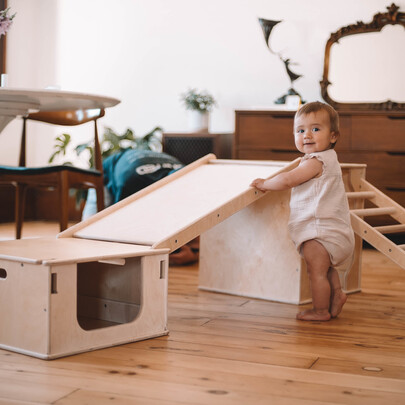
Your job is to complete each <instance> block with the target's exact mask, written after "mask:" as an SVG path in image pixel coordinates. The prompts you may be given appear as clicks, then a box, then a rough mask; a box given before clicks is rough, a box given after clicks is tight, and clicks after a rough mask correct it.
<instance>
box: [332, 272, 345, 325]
mask: <svg viewBox="0 0 405 405" xmlns="http://www.w3.org/2000/svg"><path fill="white" fill-rule="evenodd" d="M328 279H329V282H330V286H331V298H330V314H331V316H332V318H336V317H337V316H338V315H339V314H340V312H341V311H342V308H343V305H344V304H345V303H346V301H347V296H346V294H345V293H344V292H343V291H342V286H341V285H340V279H339V274H338V272H337V271H336V269H332V268H331V269H329V272H328Z"/></svg>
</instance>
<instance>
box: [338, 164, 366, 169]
mask: <svg viewBox="0 0 405 405" xmlns="http://www.w3.org/2000/svg"><path fill="white" fill-rule="evenodd" d="M340 167H341V168H342V169H361V168H365V167H367V165H366V164H365V163H340Z"/></svg>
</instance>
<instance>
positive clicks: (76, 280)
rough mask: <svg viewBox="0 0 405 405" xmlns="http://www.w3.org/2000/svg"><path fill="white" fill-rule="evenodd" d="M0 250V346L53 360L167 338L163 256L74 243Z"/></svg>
mask: <svg viewBox="0 0 405 405" xmlns="http://www.w3.org/2000/svg"><path fill="white" fill-rule="evenodd" d="M1 246H2V247H1V252H2V255H1V256H2V258H1V259H0V269H1V274H0V277H1V279H0V303H1V304H0V308H1V309H0V325H1V328H0V342H1V344H0V347H2V348H4V349H9V350H14V351H17V352H21V353H25V354H29V355H32V356H36V357H40V358H43V359H52V358H56V357H61V356H66V355H69V354H74V353H79V352H83V351H88V350H92V349H97V348H101V347H107V346H112V345H116V344H120V343H126V342H130V341H134V340H140V339H145V338H149V337H154V336H161V335H164V334H167V333H168V330H167V269H168V265H167V263H168V260H167V249H151V248H148V247H145V246H134V245H125V244H118V243H107V242H99V241H90V240H80V239H74V238H67V239H24V240H19V241H9V242H7V241H4V242H2V243H1ZM22 252H23V254H22ZM101 252H103V253H101Z"/></svg>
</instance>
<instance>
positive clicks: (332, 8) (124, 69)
mask: <svg viewBox="0 0 405 405" xmlns="http://www.w3.org/2000/svg"><path fill="white" fill-rule="evenodd" d="M389 4H390V2H387V1H386V0H356V1H352V0H340V1H331V0H329V1H327V0H306V1H305V2H303V1H302V0H283V1H279V0H114V1H111V0H35V1H32V0H9V5H10V6H11V7H12V11H14V12H17V16H16V18H15V21H14V25H13V27H12V28H11V30H10V32H9V33H8V34H7V47H8V55H7V58H8V59H7V72H8V74H9V85H10V86H13V87H29V88H42V87H45V86H47V85H54V84H57V85H60V86H61V87H62V88H63V89H65V90H73V91H84V92H88V93H96V94H102V95H108V96H113V97H117V98H119V99H120V100H121V104H119V105H118V106H116V107H114V108H111V109H109V110H107V114H106V117H105V118H103V120H102V121H101V127H103V126H110V127H112V128H113V129H115V130H116V131H119V132H123V131H124V130H125V129H126V128H127V127H131V128H133V129H134V130H135V133H136V134H138V135H143V134H144V133H146V132H147V131H149V130H150V129H152V128H153V127H154V126H156V125H160V126H162V127H163V128H164V129H165V130H166V131H186V130H187V120H186V112H185V110H184V107H183V106H182V105H181V103H180V101H179V96H180V93H182V92H184V91H186V90H187V89H188V88H189V87H197V88H199V89H206V90H208V91H209V92H211V93H212V94H213V95H214V97H215V98H216V99H217V101H218V108H216V109H215V110H214V112H213V113H212V116H211V124H210V130H211V131H224V132H227V131H233V130H234V110H235V109H238V108H249V107H252V106H257V107H266V106H270V105H272V103H273V101H274V100H275V99H276V98H278V97H279V96H280V95H282V94H284V93H285V91H286V90H287V89H288V87H289V80H288V77H287V75H286V73H285V70H284V67H283V66H282V63H281V62H280V60H278V59H277V57H276V56H274V55H272V54H271V53H270V52H269V51H268V49H267V47H266V45H265V42H264V39H263V34H262V32H261V28H260V25H259V23H258V20H257V19H258V17H262V18H267V19H274V20H283V23H281V24H279V25H278V26H277V27H276V28H275V29H274V31H273V34H272V37H271V40H272V46H273V48H275V49H277V50H282V51H283V55H285V56H286V57H289V58H290V59H291V60H292V61H293V62H296V63H297V65H295V66H293V69H294V71H296V72H297V73H301V74H303V75H304V77H303V78H301V79H299V80H297V81H296V82H295V88H296V89H297V90H298V91H299V92H300V93H301V95H302V96H303V97H304V98H305V99H306V100H308V101H311V100H316V99H320V98H321V97H320V86H319V81H320V80H321V78H322V69H323V56H324V47H325V43H326V41H327V39H328V38H329V35H330V33H331V32H334V31H336V30H337V29H338V28H340V27H341V26H343V25H347V24H350V23H355V22H356V21H358V20H362V21H364V22H368V21H370V20H371V18H372V16H373V15H374V14H375V13H376V12H385V11H386V6H388V5H389ZM396 4H397V5H398V6H400V9H401V10H405V0H400V1H398V0H397V1H396ZM33 124H34V123H33ZM101 129H102V128H101ZM35 131H37V129H36V128H34V133H36V132H35ZM19 132H20V123H18V122H17V120H15V121H14V122H12V123H11V124H10V125H9V126H8V127H7V128H6V129H5V130H4V131H3V133H2V134H1V143H0V145H1V148H0V162H1V163H3V164H6V163H8V164H15V163H16V161H17V156H16V149H17V147H16V145H17V139H18V137H17V136H16V133H18V135H19ZM69 132H70V133H74V131H72V130H71V129H69ZM59 133H60V131H59ZM54 134H55V133H54V132H52V135H48V136H45V137H41V138H40V139H41V142H38V139H39V138H37V139H35V144H34V143H31V149H32V151H30V152H34V154H33V155H30V163H31V164H42V163H45V162H46V160H47V158H48V156H49V155H50V153H51V145H52V139H53V136H54ZM75 139H76V140H77V142H81V141H83V140H87V139H89V135H88V134H87V133H84V132H83V131H80V132H77V135H76V138H75ZM5 145H6V146H5ZM6 148H7V149H6ZM9 151H10V152H9ZM11 151H12V152H13V153H14V152H15V156H12V153H11Z"/></svg>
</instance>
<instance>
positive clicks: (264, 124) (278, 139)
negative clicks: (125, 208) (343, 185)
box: [235, 112, 351, 153]
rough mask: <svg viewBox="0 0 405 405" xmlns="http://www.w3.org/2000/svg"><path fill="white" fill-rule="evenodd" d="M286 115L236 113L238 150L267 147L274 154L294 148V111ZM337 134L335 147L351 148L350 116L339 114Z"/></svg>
mask: <svg viewBox="0 0 405 405" xmlns="http://www.w3.org/2000/svg"><path fill="white" fill-rule="evenodd" d="M285 114H286V113H284V114H281V113H279V115H278V114H276V113H272V114H260V115H259V114H257V115H254V114H243V113H237V114H236V134H235V144H236V146H237V147H239V148H240V149H266V150H267V151H273V152H276V153H282V152H287V153H290V152H293V151H295V150H296V147H295V142H294V112H290V113H288V114H289V115H285ZM340 134H341V136H340V137H339V139H338V142H337V146H336V150H347V149H350V143H351V117H350V116H340Z"/></svg>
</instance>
